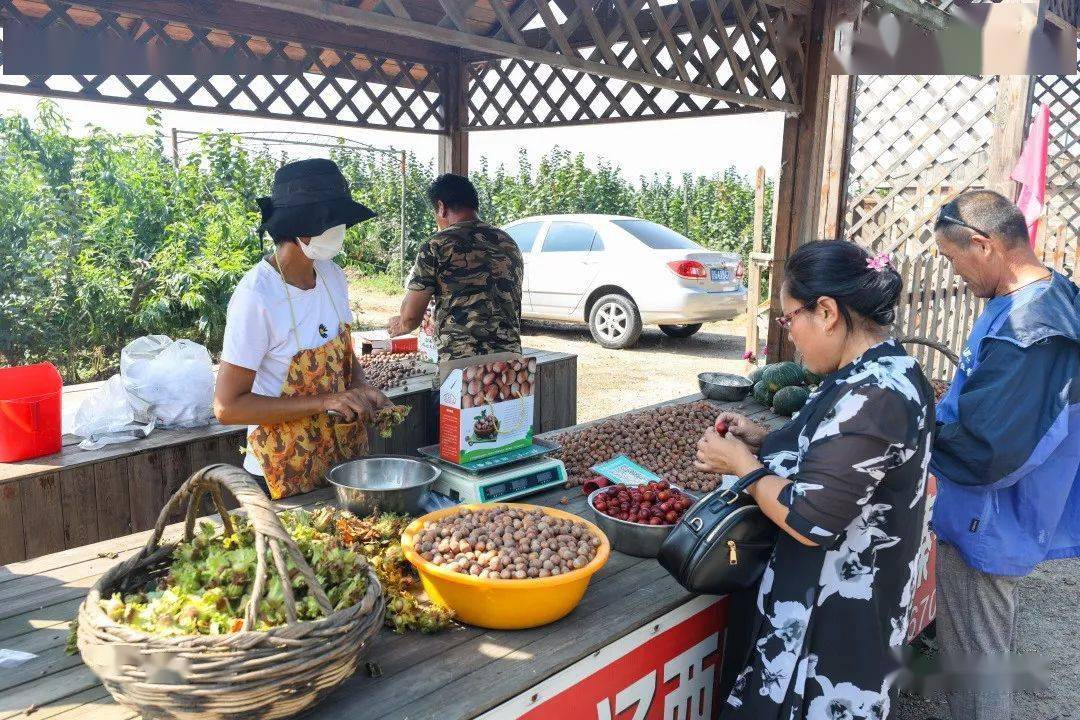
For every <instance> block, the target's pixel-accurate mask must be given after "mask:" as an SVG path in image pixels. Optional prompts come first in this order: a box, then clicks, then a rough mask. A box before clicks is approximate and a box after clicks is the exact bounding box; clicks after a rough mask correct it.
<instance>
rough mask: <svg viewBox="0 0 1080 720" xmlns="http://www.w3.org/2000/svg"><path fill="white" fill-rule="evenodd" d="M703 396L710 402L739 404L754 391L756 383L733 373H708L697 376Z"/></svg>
mask: <svg viewBox="0 0 1080 720" xmlns="http://www.w3.org/2000/svg"><path fill="white" fill-rule="evenodd" d="M697 380H698V387H700V388H701V394H702V395H704V396H705V397H707V398H709V399H710V400H721V401H724V402H737V401H739V400H743V399H745V398H746V396H747V395H749V394H750V391H751V390H753V389H754V383H752V382H750V380H749V378H745V377H743V376H742V375H732V374H731V373H721V372H706V373H701V374H700V375H698V376H697Z"/></svg>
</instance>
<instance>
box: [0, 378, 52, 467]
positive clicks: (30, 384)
mask: <svg viewBox="0 0 1080 720" xmlns="http://www.w3.org/2000/svg"><path fill="white" fill-rule="evenodd" d="M63 388H64V381H63V380H61V379H60V373H59V372H58V371H57V370H56V368H55V367H53V366H52V364H51V363H40V364H38V365H22V366H17V367H7V368H0V462H15V461H17V460H26V459H28V458H36V457H41V456H42V455H52V454H53V453H57V452H60V423H61V411H60V396H61V395H62V394H63Z"/></svg>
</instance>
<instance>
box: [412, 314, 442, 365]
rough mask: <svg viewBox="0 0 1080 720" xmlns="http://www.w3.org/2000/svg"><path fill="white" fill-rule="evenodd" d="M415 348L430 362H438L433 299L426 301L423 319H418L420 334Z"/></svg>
mask: <svg viewBox="0 0 1080 720" xmlns="http://www.w3.org/2000/svg"><path fill="white" fill-rule="evenodd" d="M416 349H417V352H419V353H420V354H421V355H423V356H424V359H425V360H427V361H428V362H430V363H437V362H439V345H438V343H437V342H436V337H435V301H434V300H432V301H431V302H429V303H428V306H427V310H425V311H424V319H423V320H421V321H420V334H419V336H418V337H417V339H416Z"/></svg>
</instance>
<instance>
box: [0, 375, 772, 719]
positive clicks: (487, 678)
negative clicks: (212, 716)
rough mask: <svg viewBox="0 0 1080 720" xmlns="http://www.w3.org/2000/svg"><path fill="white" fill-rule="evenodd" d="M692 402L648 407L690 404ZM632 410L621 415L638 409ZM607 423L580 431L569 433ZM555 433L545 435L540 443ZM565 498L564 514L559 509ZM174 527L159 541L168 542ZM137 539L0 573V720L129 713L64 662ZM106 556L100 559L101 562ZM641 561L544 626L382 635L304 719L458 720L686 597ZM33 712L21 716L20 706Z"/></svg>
mask: <svg viewBox="0 0 1080 720" xmlns="http://www.w3.org/2000/svg"><path fill="white" fill-rule="evenodd" d="M699 400H701V397H700V396H698V395H692V396H687V397H684V398H678V399H675V400H671V401H667V402H664V403H659V404H657V405H654V406H651V407H653V408H655V407H660V406H666V405H672V404H678V403H685V402H693V401H699ZM711 404H712V405H714V406H715V407H716V408H717V410H718V411H719V410H720V409H722V408H724V409H731V410H734V411H736V412H742V413H744V414H746V415H748V416H749V417H751V418H752V419H756V420H760V421H765V422H767V423H768V424H770V425H772V426H776V425H777V424H779V423H782V422H784V419H783V418H777V417H776V416H775V415H773V414H772V413H770V412H769V411H768V410H767V409H766V408H763V407H762V406H760V405H757V404H756V403H754V402H753V401H752V400H746V401H742V402H740V403H711ZM638 411H639V410H634V411H630V412H638ZM607 419H608V418H603V419H600V420H596V421H592V422H589V423H582V424H580V425H576V426H574V428H572V429H581V428H584V427H588V426H591V425H595V424H596V423H599V422H603V421H604V420H607ZM555 434H558V433H549V434H547V437H548V438H550V437H552V435H555ZM564 496H565V497H568V498H569V502H568V504H567V505H565V506H564V505H562V504H561V502H560V500H561V499H562V498H563V497H564ZM330 498H331V495H330V493H329V492H328V491H326V490H321V491H317V492H315V493H310V494H308V495H305V496H301V497H297V498H289V499H287V500H285V501H280V502H279V503H277V505H278V506H279V507H283V508H284V507H297V506H303V505H311V504H314V503H317V502H326V501H328V500H329V499H330ZM530 502H534V503H538V504H544V505H549V506H555V507H560V508H562V509H566V510H568V511H570V512H575V513H582V514H583V513H585V512H586V508H585V501H584V497H583V496H582V495H580V491H578V490H576V489H575V490H564V489H561V488H560V489H557V490H554V491H550V492H548V493H544V494H541V495H538V496H535V497H532V498H530ZM180 530H181V529H180V527H179V526H177V525H174V526H172V527H170V528H169V530H168V531H167V533H166V536H167V537H176V536H178V535H179V533H180ZM148 536H149V533H148V532H141V533H135V534H132V535H127V536H124V537H122V538H117V539H114V540H109V541H103V542H98V543H94V544H91V545H87V546H83V547H78V548H72V549H69V550H64V551H62V552H57V553H53V554H51V555H47V556H44V557H41V558H35V559H32V560H25V561H22V562H15V563H11V564H9V565H7V566H6V567H3V568H0V647H11V648H14V649H25V650H26V651H28V652H33V653H35V654H36V655H37V656H38V657H36V658H35V659H34V660H32V661H31V662H30V663H28V664H27V665H25V666H23V667H21V668H19V669H17V670H16V671H15V672H14V673H9V674H8V675H5V676H4V677H3V678H0V720H5V719H6V718H8V717H28V718H29V719H30V720H40V718H89V719H91V720H111V719H112V718H117V719H123V720H127V719H128V718H132V717H134V714H133V713H131V712H129V711H127V710H125V709H124V708H121V707H118V706H116V705H115V704H114V703H113V702H112V700H111V699H109V698H108V697H107V694H106V693H105V691H104V689H103V688H102V687H101V686H100V685H99V684H98V682H97V679H96V678H95V677H93V675H91V674H89V672H88V671H87V670H86V668H84V667H82V666H81V665H80V664H79V661H78V658H73V657H71V656H68V655H66V654H64V652H63V646H64V643H65V641H66V635H67V623H68V620H69V619H70V618H71V617H72V615H73V614H74V612H75V610H76V609H77V606H78V603H79V602H80V601H81V599H82V597H83V596H84V595H85V592H86V589H87V588H88V587H89V586H90V585H91V584H92V583H93V582H94V581H95V580H96V579H97V577H99V576H100V574H101V573H102V572H104V571H105V570H106V569H107V568H109V567H111V566H112V564H113V563H116V562H119V561H120V560H121V559H123V558H125V557H128V556H130V555H131V554H132V553H134V552H136V551H137V550H138V549H139V548H140V547H142V545H143V544H144V543H145V542H146V539H147V537H148ZM112 552H115V553H117V556H116V557H111V556H109V555H108V553H112ZM690 597H691V595H690V594H689V593H686V591H684V590H682V588H680V587H679V586H678V585H677V584H676V583H674V581H673V580H671V578H670V577H669V576H668V575H667V574H666V573H665V572H664V571H663V570H662V569H661V568H660V567H659V565H658V564H657V563H656V562H655V561H652V560H643V559H640V558H634V557H630V556H625V555H622V554H620V553H613V554H612V557H611V559H610V560H609V562H608V563H607V565H606V566H605V567H604V568H603V569H602V570H601V571H600V572H599V573H597V575H596V576H594V578H593V580H592V582H591V584H590V587H589V590H588V592H587V593H586V595H585V598H584V599H583V601H582V603H581V605H579V607H578V608H577V609H576V610H575V611H574V612H573V613H571V614H570V615H569V616H568V617H567V618H564V619H563V620H561V621H559V622H557V623H554V624H552V625H549V626H546V627H543V628H535V629H532V630H525V631H515V632H509V631H490V630H482V629H478V628H470V627H461V628H456V629H454V630H451V631H448V632H445V633H440V634H437V635H434V636H422V635H418V634H408V635H396V634H394V633H391V632H389V631H383V632H381V633H379V635H377V636H376V638H374V639H373V641H372V642H371V643H370V645H369V647H368V649H367V650H366V651H365V652H366V654H365V657H366V658H367V659H369V660H371V661H373V662H377V663H378V664H379V666H380V668H381V669H382V673H383V674H382V676H381V677H379V678H371V677H368V676H367V675H366V674H365V673H362V672H361V673H358V674H357V675H355V676H353V677H352V678H350V679H349V680H347V681H346V682H345V683H344V684H343V685H342V687H340V688H339V689H338V690H336V691H335V692H334V693H332V694H331V695H330V696H329V697H328V698H327V699H326V700H325V701H324V702H323V703H321V704H320V705H319V706H318V707H317V708H316V709H315V710H313V711H311V712H309V713H308V714H306V715H305V716H304V717H306V718H319V719H320V720H321V718H335V717H350V718H369V717H370V718H375V717H381V718H400V717H402V713H403V712H407V713H408V716H409V717H410V718H449V717H455V718H456V717H470V716H473V715H476V714H479V713H481V712H483V711H485V710H487V709H490V708H491V707H495V706H496V705H498V704H499V703H501V702H503V701H505V700H506V699H508V698H510V697H512V696H514V695H516V694H518V693H520V692H522V691H524V690H525V689H527V688H528V687H531V686H532V685H534V684H536V683H537V682H539V681H540V680H541V679H543V678H545V677H547V676H550V675H551V674H553V673H555V672H558V671H559V670H561V669H562V668H565V667H567V666H569V665H570V664H572V663H574V662H576V661H577V660H579V659H581V658H582V657H585V656H587V655H588V654H589V653H591V652H594V651H595V650H597V649H599V648H601V647H603V646H605V645H607V644H609V643H610V642H613V641H614V640H616V639H618V638H619V637H622V636H623V635H626V634H627V633H628V632H630V631H632V630H634V629H636V628H638V627H640V626H642V625H644V624H646V623H648V622H650V621H652V620H653V619H654V618H656V617H659V616H660V615H662V614H664V613H665V612H667V611H669V610H671V609H673V608H674V607H677V606H678V605H680V604H682V603H684V602H686V601H687V600H689V599H690ZM31 703H33V704H36V705H37V706H38V707H37V709H36V710H35V712H34V713H33V714H31V715H28V716H27V715H25V712H24V711H25V710H26V708H27V706H28V705H29V704H31Z"/></svg>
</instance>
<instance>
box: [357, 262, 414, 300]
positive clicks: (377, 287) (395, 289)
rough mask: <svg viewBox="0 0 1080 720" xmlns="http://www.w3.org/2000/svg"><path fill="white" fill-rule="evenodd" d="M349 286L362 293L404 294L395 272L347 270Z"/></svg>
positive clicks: (402, 286)
mask: <svg viewBox="0 0 1080 720" xmlns="http://www.w3.org/2000/svg"><path fill="white" fill-rule="evenodd" d="M347 274H348V278H349V287H351V288H352V289H353V290H354V291H356V292H359V293H364V294H370V293H377V294H380V295H404V294H405V289H404V285H403V284H402V282H401V278H400V277H398V275H397V274H395V273H373V274H364V273H362V272H360V271H359V270H354V269H351V268H350V269H349V270H348V273H347Z"/></svg>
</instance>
